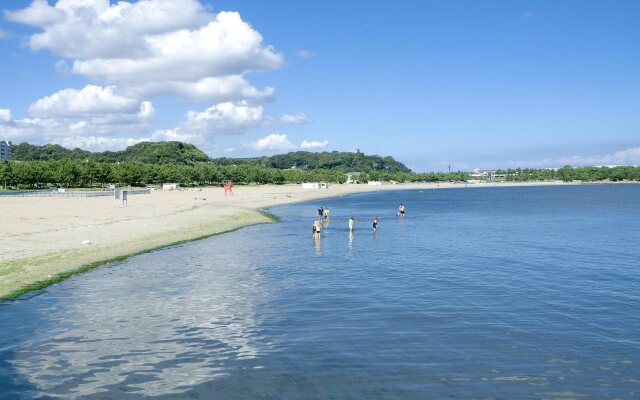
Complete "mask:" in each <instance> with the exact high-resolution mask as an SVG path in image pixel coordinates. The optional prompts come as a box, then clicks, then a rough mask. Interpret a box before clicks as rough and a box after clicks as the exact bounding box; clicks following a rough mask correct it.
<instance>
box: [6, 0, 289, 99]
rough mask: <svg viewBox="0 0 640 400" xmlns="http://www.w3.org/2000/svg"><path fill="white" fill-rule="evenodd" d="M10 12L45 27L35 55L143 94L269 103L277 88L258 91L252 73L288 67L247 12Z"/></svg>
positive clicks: (60, 8)
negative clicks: (52, 56) (61, 59)
mask: <svg viewBox="0 0 640 400" xmlns="http://www.w3.org/2000/svg"><path fill="white" fill-rule="evenodd" d="M5 14H6V17H7V18H8V19H9V20H11V21H13V22H18V23H22V24H29V25H33V26H36V27H38V28H40V29H41V30H42V31H41V32H39V33H36V34H33V35H31V37H30V38H29V41H28V43H29V47H30V48H31V49H32V50H48V51H50V52H52V53H53V54H55V55H57V56H60V57H64V58H66V59H70V60H73V62H72V67H71V72H72V73H74V74H78V75H82V76H85V77H87V78H89V79H90V80H93V81H96V82H107V83H109V84H115V85H120V86H126V87H127V88H128V89H129V90H132V91H135V92H136V93H138V94H140V95H155V94H167V93H168V94H173V95H176V96H180V97H182V98H184V99H187V100H190V101H204V100H207V101H215V102H220V101H230V100H231V101H233V100H240V99H249V98H251V99H264V98H269V97H271V96H272V95H273V90H274V89H273V88H270V87H267V88H265V89H257V88H255V87H253V86H252V85H250V84H249V83H248V82H247V81H246V80H245V79H244V74H246V73H248V72H251V71H259V70H268V69H274V68H278V67H280V66H281V65H282V64H283V58H282V56H281V55H280V54H279V53H277V52H276V51H275V50H274V49H273V48H272V47H271V46H267V45H264V44H263V39H262V36H261V35H260V33H258V32H257V31H256V30H254V29H253V28H252V27H251V25H249V24H248V23H247V22H245V21H243V20H242V18H241V17H240V14H238V13H237V12H228V11H223V12H220V13H218V14H211V13H209V12H208V11H206V9H205V8H204V7H203V6H202V5H201V4H200V2H199V1H197V0H171V1H166V0H144V1H138V2H135V3H130V2H126V1H118V2H116V3H114V4H111V3H110V2H109V1H108V0H82V1H78V0H74V1H69V0H59V1H58V2H56V3H55V5H48V4H47V2H46V1H44V0H35V1H34V2H33V3H31V5H30V6H28V7H27V8H24V9H22V10H17V11H6V12H5ZM158 82H162V84H158Z"/></svg>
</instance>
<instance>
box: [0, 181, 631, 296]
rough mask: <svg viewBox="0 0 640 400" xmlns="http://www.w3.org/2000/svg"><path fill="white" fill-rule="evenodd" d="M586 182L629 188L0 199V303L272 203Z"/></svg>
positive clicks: (235, 225)
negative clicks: (121, 202) (118, 203)
mask: <svg viewBox="0 0 640 400" xmlns="http://www.w3.org/2000/svg"><path fill="white" fill-rule="evenodd" d="M590 184H634V183H632V182H629V183H611V182H600V183H598V182H594V183H585V182H508V183H506V182H499V183H480V184H466V183H449V182H446V183H415V184H413V183H407V184H393V185H382V186H373V185H355V184H351V185H346V184H342V185H340V184H335V185H330V186H329V189H326V190H323V189H316V190H314V189H303V188H302V187H301V185H278V186H276V185H264V186H240V187H236V188H234V192H235V193H234V196H226V197H225V196H224V194H223V191H222V188H217V187H216V188H205V189H203V190H202V191H197V190H189V189H187V190H184V191H172V192H163V191H155V192H152V193H151V194H150V195H137V196H133V197H131V198H130V199H129V206H128V207H126V208H115V207H114V205H113V199H111V198H29V197H25V198H0V205H2V208H3V213H2V214H1V215H0V240H1V241H2V243H3V248H4V249H0V301H3V300H7V299H11V298H15V297H18V296H21V295H23V294H25V293H28V292H30V291H35V290H40V289H43V288H45V287H47V286H50V285H52V284H55V283H58V282H60V281H62V280H64V279H67V278H69V277H71V276H73V275H76V274H79V273H83V272H87V271H90V270H92V269H94V268H97V267H99V266H101V265H105V264H109V263H113V262H120V261H123V260H125V259H128V258H130V257H133V256H135V255H138V254H144V253H148V252H151V251H155V250H159V249H162V248H165V247H170V246H176V245H180V244H183V243H186V242H190V241H194V240H200V239H204V238H207V237H211V236H214V235H219V234H223V233H227V232H231V231H235V230H238V229H240V228H243V227H245V226H250V225H256V224H261V223H268V222H274V221H277V220H278V218H277V216H273V215H271V214H269V213H267V212H265V211H264V209H266V208H269V207H275V206H278V205H285V204H292V203H301V202H308V201H315V200H321V199H325V198H331V197H340V196H344V195H350V194H355V193H367V192H377V191H386V190H412V189H418V190H420V189H424V190H432V189H462V188H483V187H485V188H495V187H522V186H570V185H574V186H575V185H590ZM635 184H637V183H635Z"/></svg>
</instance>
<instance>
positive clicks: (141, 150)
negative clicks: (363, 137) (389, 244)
mask: <svg viewBox="0 0 640 400" xmlns="http://www.w3.org/2000/svg"><path fill="white" fill-rule="evenodd" d="M13 159H14V160H15V161H51V160H65V159H70V160H89V161H96V162H102V163H115V162H125V161H132V162H139V163H143V164H182V165H194V164H195V163H198V162H211V163H213V164H214V165H219V166H231V165H250V166H255V167H264V168H275V169H291V168H297V169H301V170H305V171H307V170H318V169H323V170H336V171H341V172H352V171H356V172H376V171H378V172H389V173H395V172H410V170H409V168H407V167H406V166H405V165H404V164H402V163H401V162H398V161H396V160H394V159H393V157H381V156H375V155H374V156H367V155H364V154H363V153H360V152H355V153H353V152H338V151H333V152H322V153H311V152H307V151H296V152H292V153H286V154H278V155H275V156H268V157H267V156H265V157H256V158H216V159H210V158H209V157H208V156H207V155H206V154H205V153H204V152H202V151H201V150H199V149H198V148H197V147H195V146H194V145H192V144H188V143H181V142H143V143H138V144H136V145H134V146H129V147H127V148H126V150H122V151H105V152H102V153H92V152H89V151H86V150H81V149H78V148H76V149H73V150H70V149H66V148H64V147H62V146H60V145H57V144H46V145H44V146H35V145H32V144H29V143H20V144H18V145H15V146H14V147H13Z"/></svg>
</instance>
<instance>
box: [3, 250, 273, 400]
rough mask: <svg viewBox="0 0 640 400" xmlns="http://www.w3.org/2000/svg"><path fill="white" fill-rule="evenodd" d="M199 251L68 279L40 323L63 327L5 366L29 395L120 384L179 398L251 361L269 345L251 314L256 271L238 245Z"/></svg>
mask: <svg viewBox="0 0 640 400" xmlns="http://www.w3.org/2000/svg"><path fill="white" fill-rule="evenodd" d="M227 242H228V243H227V245H229V244H233V242H231V241H227ZM208 250H209V249H207V248H206V245H205V242H201V243H199V244H190V245H189V246H188V247H183V248H179V249H171V250H169V251H168V252H169V253H170V258H169V259H163V258H162V257H161V254H162V252H157V253H152V254H147V255H144V256H139V257H136V259H135V265H129V266H127V267H125V268H123V267H122V266H119V267H112V268H111V270H110V271H107V270H103V271H100V272H101V273H100V274H94V276H82V277H77V278H75V280H76V282H75V283H76V284H75V285H73V287H72V288H71V289H70V291H69V293H66V294H65V295H63V296H61V297H60V298H59V305H58V308H59V309H60V310H64V315H59V314H55V313H54V314H51V315H48V316H45V317H44V318H45V319H47V318H50V320H49V321H43V322H42V323H49V324H52V325H55V324H56V323H57V322H59V323H60V324H64V323H65V321H72V324H73V325H72V326H70V327H68V329H65V330H63V331H62V332H60V333H56V334H52V335H51V336H49V337H47V338H46V340H41V341H34V342H32V343H30V344H28V345H25V346H22V347H21V348H20V349H19V350H18V351H16V353H15V356H14V359H13V360H11V364H12V365H13V367H14V368H15V370H16V371H17V372H18V373H19V374H20V375H21V376H22V377H24V378H25V379H27V380H28V381H29V382H30V383H31V384H33V385H34V386H35V387H37V388H39V390H42V391H44V392H46V393H48V394H49V395H50V396H56V395H58V396H60V397H64V398H69V397H74V396H86V395H90V394H96V393H100V392H108V391H110V390H111V389H112V388H114V387H117V386H118V385H122V384H126V386H127V387H128V391H131V392H134V393H139V394H141V395H161V394H177V393H182V392H185V391H187V390H188V389H190V388H192V387H193V386H196V385H198V384H200V383H203V382H207V381H210V380H211V379H213V378H215V377H216V376H222V375H224V374H225V364H228V363H229V362H230V361H233V360H242V359H252V358H254V357H256V356H257V355H258V354H259V353H260V352H261V351H266V350H268V348H269V344H268V341H265V340H264V338H262V337H261V334H260V328H259V327H260V320H259V317H257V316H256V314H255V310H254V307H255V304H257V303H263V302H264V301H265V298H264V296H265V293H266V292H265V291H264V288H263V287H262V282H261V276H260V273H259V271H257V270H256V269H252V268H251V263H243V262H242V260H238V258H242V257H243V256H242V254H241V253H242V252H244V250H245V249H241V248H239V249H238V252H234V251H233V249H231V248H227V249H226V251H225V252H224V253H222V252H221V253H222V254H220V253H219V254H215V253H213V254H212V253H210V252H209V251H208ZM209 257H211V258H209ZM239 261H240V262H239ZM226 263H229V264H228V265H225V264H226ZM150 264H152V265H150ZM121 274H125V275H124V276H123V275H121ZM81 281H82V282H81ZM58 319H59V320H60V321H57V320H58Z"/></svg>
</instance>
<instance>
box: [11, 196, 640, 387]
mask: <svg viewBox="0 0 640 400" xmlns="http://www.w3.org/2000/svg"><path fill="white" fill-rule="evenodd" d="M639 200H640V186H636V185H599V186H562V187H509V188H473V189H472V188H468V189H466V188H460V189H449V190H424V191H421V190H415V191H389V192H380V193H370V194H358V195H351V196H345V197H340V198H335V199H330V200H322V201H316V202H313V203H306V204H297V205H289V206H284V207H277V208H273V209H271V210H270V211H271V212H273V213H275V214H276V215H278V216H280V217H281V221H280V222H278V223H275V224H266V225H260V226H253V227H248V228H245V229H242V230H240V231H236V232H233V233H229V234H225V235H220V236H216V237H211V238H209V239H205V240H201V241H197V242H192V243H188V244H184V245H180V246H175V247H170V248H166V249H163V250H158V251H154V252H152V253H148V254H143V255H139V256H136V257H132V258H131V259H129V260H126V261H124V262H121V263H115V264H110V265H107V266H104V267H100V268H98V269H96V270H94V271H92V272H89V273H86V274H82V275H78V276H75V277H73V278H71V279H69V280H67V281H64V282H62V283H60V284H56V285H53V286H51V287H49V288H47V289H44V290H41V291H39V292H35V293H30V294H27V295H25V296H23V297H21V298H19V299H17V300H12V301H6V302H4V303H0V398H3V399H4V398H7V399H21V398H65V399H67V398H83V399H84V398H86V399H110V398H113V399H139V398H156V397H157V398H167V399H174V398H202V399H255V398H261V399H349V398H351V399H441V398H456V399H484V398H493V399H574V398H575V399H577V398H580V399H583V398H593V399H604V398H612V399H613V398H616V399H637V398H640V251H639V249H638V244H639V243H640V202H639ZM400 203H404V204H405V206H406V209H407V214H406V217H405V218H404V219H402V218H400V217H399V216H398V215H397V207H398V206H399V204H400ZM319 206H325V207H328V208H329V209H330V211H331V212H330V219H329V222H328V223H326V224H325V225H326V226H325V229H324V230H323V232H322V235H321V238H320V239H319V240H314V239H313V237H312V232H311V226H312V223H313V221H314V219H315V218H317V211H316V210H317V208H318V207H319ZM350 216H353V217H354V218H355V229H354V232H352V233H350V232H349V229H348V222H347V220H348V217H350ZM374 217H379V225H378V231H377V233H375V234H374V233H373V231H372V227H371V221H372V219H373V218H374Z"/></svg>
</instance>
